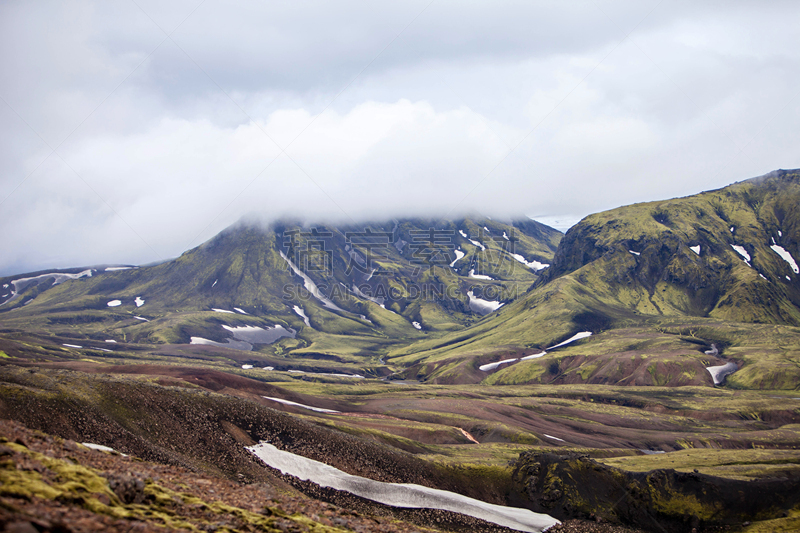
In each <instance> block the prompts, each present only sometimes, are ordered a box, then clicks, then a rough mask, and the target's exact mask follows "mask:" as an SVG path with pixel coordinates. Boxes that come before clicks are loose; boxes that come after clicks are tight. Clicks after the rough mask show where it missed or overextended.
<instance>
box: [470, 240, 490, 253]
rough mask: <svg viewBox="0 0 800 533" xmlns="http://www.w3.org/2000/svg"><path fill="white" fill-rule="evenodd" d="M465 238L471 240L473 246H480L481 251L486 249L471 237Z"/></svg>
mask: <svg viewBox="0 0 800 533" xmlns="http://www.w3.org/2000/svg"><path fill="white" fill-rule="evenodd" d="M467 240H468V241H469V242H471V243H472V245H473V246H477V247H478V248H480V249H481V251H482V252H483V251H486V247H485V246H484V245H482V244H481V243H479V242H478V241H473V240H472V239H467Z"/></svg>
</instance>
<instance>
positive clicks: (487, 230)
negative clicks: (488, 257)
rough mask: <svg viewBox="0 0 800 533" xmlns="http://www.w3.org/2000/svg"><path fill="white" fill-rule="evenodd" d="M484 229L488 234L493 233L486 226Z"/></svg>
mask: <svg viewBox="0 0 800 533" xmlns="http://www.w3.org/2000/svg"><path fill="white" fill-rule="evenodd" d="M483 229H485V230H486V233H491V231H489V228H487V227H486V226H484V227H483Z"/></svg>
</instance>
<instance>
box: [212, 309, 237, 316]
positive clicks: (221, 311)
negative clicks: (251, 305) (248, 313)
mask: <svg viewBox="0 0 800 533" xmlns="http://www.w3.org/2000/svg"><path fill="white" fill-rule="evenodd" d="M211 310H212V311H214V312H216V313H230V314H232V315H235V314H236V313H234V312H233V311H228V310H227V309H217V308H215V307H212V308H211Z"/></svg>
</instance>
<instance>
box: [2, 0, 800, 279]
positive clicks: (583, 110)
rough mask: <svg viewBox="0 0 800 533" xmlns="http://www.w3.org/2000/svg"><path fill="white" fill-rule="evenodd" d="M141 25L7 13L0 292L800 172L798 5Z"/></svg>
mask: <svg viewBox="0 0 800 533" xmlns="http://www.w3.org/2000/svg"><path fill="white" fill-rule="evenodd" d="M137 4H138V5H139V6H141V9H140V8H139V7H137ZM137 4H133V3H131V4H123V5H111V4H105V3H91V2H83V1H74V2H71V3H66V4H61V3H53V4H30V3H24V2H19V3H13V2H8V3H5V4H3V5H1V6H0V46H2V47H3V49H4V50H5V51H7V53H5V54H3V55H2V57H0V96H1V97H2V99H3V101H2V102H0V161H1V162H2V163H0V202H2V203H0V230H1V231H2V234H3V235H4V239H5V241H4V242H5V244H4V245H5V250H4V254H3V256H2V258H0V272H14V271H23V270H31V269H33V268H45V267H54V266H70V265H77V264H90V263H98V262H131V263H143V262H149V261H153V260H157V259H159V258H166V257H171V256H175V255H177V254H179V253H181V252H182V251H184V250H185V249H186V248H187V247H189V246H193V245H197V244H199V243H200V242H202V241H203V240H205V239H207V238H210V237H211V236H213V235H214V234H215V233H216V232H218V231H219V230H220V229H222V228H224V227H225V226H227V225H229V224H230V223H233V222H235V221H236V220H237V219H239V218H240V217H241V216H242V215H244V214H248V213H257V214H260V215H261V216H263V217H264V218H270V217H278V216H283V215H292V216H305V217H307V218H310V219H317V220H320V219H335V220H344V221H352V220H362V219H365V218H386V217H388V216H400V215H416V214H429V215H438V216H445V215H448V214H451V215H455V214H458V213H462V212H466V211H472V212H475V211H477V212H482V213H486V214H489V215H491V216H511V215H518V214H521V213H527V214H531V215H537V216H541V217H549V218H548V219H547V220H559V221H560V222H559V224H562V223H563V224H565V222H564V220H573V219H575V218H580V217H582V216H584V215H586V214H589V213H590V212H593V211H598V210H601V209H607V208H612V207H616V206H619V205H621V204H626V203H632V202H638V201H646V200H655V199H659V198H666V197H673V196H680V195H687V194H693V193H696V192H699V191H701V190H704V189H711V188H716V187H720V186H723V185H726V184H727V183H730V182H732V181H738V180H741V179H745V178H747V177H750V176H755V175H759V174H763V173H765V172H768V171H770V170H772V169H774V168H779V167H782V168H793V167H798V166H800V156H798V155H797V151H796V146H797V142H798V140H800V139H799V138H798V137H799V136H800V133H798V131H797V128H796V123H797V120H798V118H800V101H799V100H798V98H797V97H796V87H797V86H798V82H800V79H798V77H800V74H798V73H799V72H800V69H798V68H797V67H798V66H799V65H798V64H799V63H800V46H797V45H798V44H799V43H798V42H797V36H796V32H795V31H794V21H795V20H796V19H797V14H798V10H800V7H798V6H797V5H796V4H795V3H772V4H769V5H767V6H763V5H756V4H753V3H748V2H731V3H726V9H725V10H720V9H719V8H718V6H713V5H712V6H708V5H704V4H696V3H692V4H669V3H658V2H653V3H650V4H648V3H641V2H601V3H595V2H587V3H586V4H575V5H573V4H570V5H560V4H545V5H542V4H535V3H529V2H511V1H510V2H504V3H501V4H498V5H494V4H493V5H492V6H491V7H488V6H485V5H480V4H474V5H473V4H466V5H465V4H463V3H454V2H445V1H437V2H434V3H433V4H431V3H430V2H428V1H421V2H418V3H415V2H407V3H397V4H370V3H367V4H364V3H357V2H342V3H336V4H325V3H305V2H295V3H281V4H274V3H273V4H262V3H251V2H238V3H232V4H231V3H226V4H224V5H223V4H215V3H209V2H204V3H202V4H200V3H199V2H195V1H194V0H193V1H187V2H185V3H169V4H163V3H157V2H152V3H150V2H139V3H137ZM198 4H199V7H198ZM195 8H196V9H195ZM187 16H188V17H187ZM162 29H163V30H164V31H166V32H167V33H169V32H172V31H173V30H175V31H174V33H172V35H171V38H166V36H165V34H164V32H163V31H162ZM173 40H174V41H173ZM53 148H55V149H57V153H56V154H53V153H52V149H53ZM284 150H285V152H284Z"/></svg>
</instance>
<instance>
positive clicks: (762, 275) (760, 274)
mask: <svg viewBox="0 0 800 533" xmlns="http://www.w3.org/2000/svg"><path fill="white" fill-rule="evenodd" d="M758 275H759V276H761V277H762V278H764V279H767V278H766V277H765V276H764V274H762V273H761V272H759V273H758ZM767 281H769V280H767Z"/></svg>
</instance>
